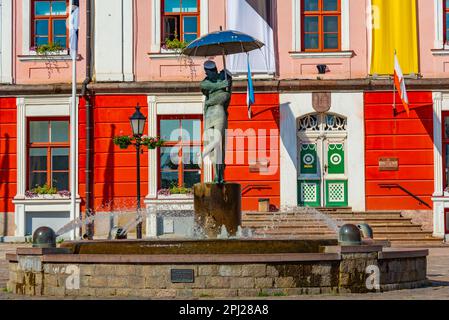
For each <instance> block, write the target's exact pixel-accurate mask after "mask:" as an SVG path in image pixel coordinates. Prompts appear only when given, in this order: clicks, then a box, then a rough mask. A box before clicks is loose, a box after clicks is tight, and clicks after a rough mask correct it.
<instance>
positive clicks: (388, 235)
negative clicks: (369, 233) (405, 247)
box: [374, 233, 433, 241]
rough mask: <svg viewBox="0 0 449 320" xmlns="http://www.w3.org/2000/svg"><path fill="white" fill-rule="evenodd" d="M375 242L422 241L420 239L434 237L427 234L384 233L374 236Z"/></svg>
mask: <svg viewBox="0 0 449 320" xmlns="http://www.w3.org/2000/svg"><path fill="white" fill-rule="evenodd" d="M374 239H375V240H384V239H388V240H413V241H414V240H420V239H425V240H429V239H433V238H432V236H427V235H425V234H421V233H403V234H391V233H384V234H379V233H377V234H374Z"/></svg>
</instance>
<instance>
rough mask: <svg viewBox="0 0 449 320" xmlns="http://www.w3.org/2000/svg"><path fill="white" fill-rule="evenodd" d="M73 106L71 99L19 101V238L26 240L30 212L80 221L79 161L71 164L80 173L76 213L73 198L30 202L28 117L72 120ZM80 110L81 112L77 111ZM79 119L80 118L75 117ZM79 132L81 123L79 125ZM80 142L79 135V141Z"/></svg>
mask: <svg viewBox="0 0 449 320" xmlns="http://www.w3.org/2000/svg"><path fill="white" fill-rule="evenodd" d="M71 103H72V100H71V97H70V96H56V97H55V96H41V97H21V98H17V194H16V196H15V197H14V200H13V203H14V205H15V216H14V219H15V224H16V231H15V236H16V237H24V236H25V223H26V213H27V212H39V211H51V212H60V211H67V212H70V219H71V220H72V221H73V220H75V219H76V218H77V217H79V212H80V203H81V199H80V196H79V194H78V181H79V180H78V161H77V163H76V164H75V165H74V164H73V163H71V164H70V172H73V171H72V170H75V172H76V183H75V185H76V190H71V193H72V195H75V197H76V209H75V212H73V211H72V210H71V201H70V198H67V199H61V198H59V197H56V196H55V197H54V199H27V198H26V197H25V192H26V191H27V186H26V181H27V174H28V173H27V156H26V155H27V152H26V151H27V149H26V146H27V118H28V117H68V116H70V110H71V108H70V105H71ZM78 103H79V102H78V99H77V105H78ZM76 110H78V108H76ZM75 118H76V119H78V114H77V115H76V117H75ZM76 122H77V123H76V128H78V120H77V121H76ZM75 139H76V141H78V132H77V133H76V137H75ZM76 150H77V151H76V159H78V146H76ZM77 232H78V228H77V229H75V230H73V231H71V234H70V235H71V238H72V239H75V238H76V235H77V234H78V233H77Z"/></svg>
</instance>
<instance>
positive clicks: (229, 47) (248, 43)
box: [182, 30, 265, 118]
mask: <svg viewBox="0 0 449 320" xmlns="http://www.w3.org/2000/svg"><path fill="white" fill-rule="evenodd" d="M264 45H265V44H263V43H262V42H260V41H259V40H257V39H256V38H254V37H252V36H250V35H248V34H245V33H242V32H239V31H234V30H226V31H216V32H211V33H209V34H206V35H205V36H202V37H201V38H198V39H196V40H194V41H192V42H191V43H190V44H189V45H188V46H187V47H186V48H185V49H184V50H183V52H182V53H183V54H184V55H186V56H192V57H210V56H221V55H222V56H223V66H224V68H225V70H226V59H225V56H227V55H231V54H237V53H248V52H250V51H253V50H256V49H261V48H262V47H263V46H264ZM225 77H226V78H227V72H226V71H225ZM248 96H249V97H250V96H251V98H249V99H250V100H252V103H254V92H253V87H252V79H251V71H250V66H249V58H248ZM250 100H248V101H250ZM250 107H251V102H248V115H249V117H250V118H251V109H250Z"/></svg>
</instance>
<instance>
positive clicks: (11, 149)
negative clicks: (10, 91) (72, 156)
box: [0, 98, 17, 234]
mask: <svg viewBox="0 0 449 320" xmlns="http://www.w3.org/2000/svg"><path fill="white" fill-rule="evenodd" d="M16 119H17V111H16V99H15V98H0V213H7V212H9V213H11V214H13V213H14V205H13V203H12V200H13V198H14V196H15V195H16V192H17V184H16V179H17V178H16V174H17V170H16V168H17V161H16V150H17V143H16V137H17V125H16V123H17V122H16ZM2 232H3V230H0V234H1V233H2Z"/></svg>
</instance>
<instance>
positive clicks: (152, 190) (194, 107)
mask: <svg viewBox="0 0 449 320" xmlns="http://www.w3.org/2000/svg"><path fill="white" fill-rule="evenodd" d="M147 100H148V135H149V136H150V137H155V136H157V135H158V116H160V115H203V109H204V108H203V106H204V96H200V95H182V96H181V95H180V96H176V95H173V96H148V98H147ZM157 155H158V152H157V150H149V151H148V163H149V165H148V195H147V196H146V199H147V200H154V199H157V198H158V195H157V192H158V190H157V188H158V173H159V166H158V164H159V159H158V157H157ZM203 175H204V181H205V182H212V165H211V164H210V161H208V159H205V163H204V167H203Z"/></svg>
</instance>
